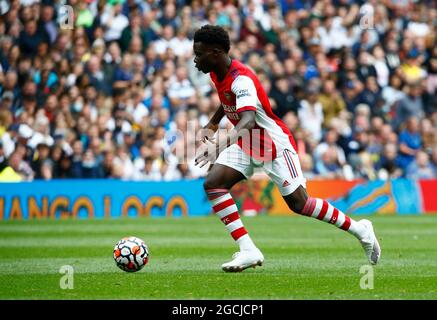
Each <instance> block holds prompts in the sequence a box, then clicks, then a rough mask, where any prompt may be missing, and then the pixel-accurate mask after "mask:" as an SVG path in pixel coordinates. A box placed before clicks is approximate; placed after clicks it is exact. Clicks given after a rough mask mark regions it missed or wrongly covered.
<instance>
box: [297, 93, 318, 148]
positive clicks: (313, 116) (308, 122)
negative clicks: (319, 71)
mask: <svg viewBox="0 0 437 320" xmlns="http://www.w3.org/2000/svg"><path fill="white" fill-rule="evenodd" d="M305 93H306V99H304V100H302V101H301V102H300V105H301V108H300V109H299V110H298V116H299V121H300V124H301V127H302V128H303V129H304V130H306V131H307V132H309V133H310V134H311V136H312V137H313V139H314V140H315V141H317V142H318V141H320V140H321V139H322V124H323V106H322V104H321V103H320V101H319V99H318V98H319V89H318V88H317V87H316V86H315V85H312V86H309V87H308V88H307V89H306V91H305Z"/></svg>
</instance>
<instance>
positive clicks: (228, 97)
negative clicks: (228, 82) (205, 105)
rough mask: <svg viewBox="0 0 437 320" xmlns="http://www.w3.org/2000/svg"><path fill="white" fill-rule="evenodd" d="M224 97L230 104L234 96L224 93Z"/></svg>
mask: <svg viewBox="0 0 437 320" xmlns="http://www.w3.org/2000/svg"><path fill="white" fill-rule="evenodd" d="M223 95H224V96H225V98H226V100H228V101H229V102H231V101H232V95H231V93H230V92H224V93H223Z"/></svg>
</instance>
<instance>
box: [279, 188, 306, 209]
mask: <svg viewBox="0 0 437 320" xmlns="http://www.w3.org/2000/svg"><path fill="white" fill-rule="evenodd" d="M284 199H285V202H286V203H287V205H288V207H289V208H290V209H291V210H292V211H294V212H296V213H298V214H302V213H303V210H304V207H305V204H306V201H307V199H308V196H307V194H306V193H305V192H302V191H296V192H294V193H292V194H291V195H289V196H286V197H284Z"/></svg>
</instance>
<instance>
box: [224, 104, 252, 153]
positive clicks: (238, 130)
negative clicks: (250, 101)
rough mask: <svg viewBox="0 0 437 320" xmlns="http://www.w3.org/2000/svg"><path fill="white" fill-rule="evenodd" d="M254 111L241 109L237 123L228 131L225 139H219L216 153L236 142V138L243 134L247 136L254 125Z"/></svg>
mask: <svg viewBox="0 0 437 320" xmlns="http://www.w3.org/2000/svg"><path fill="white" fill-rule="evenodd" d="M255 124H256V122H255V112H254V111H243V112H241V113H240V121H239V122H238V123H237V125H236V126H235V127H234V128H233V129H232V130H231V131H230V132H229V133H228V135H227V137H226V139H224V140H222V141H219V143H218V147H217V148H218V153H220V152H222V151H223V150H224V149H226V148H227V147H229V146H230V145H233V144H234V143H236V142H237V140H238V138H240V137H242V138H244V137H245V136H247V137H249V136H248V135H249V134H250V130H252V129H253V128H254V127H255Z"/></svg>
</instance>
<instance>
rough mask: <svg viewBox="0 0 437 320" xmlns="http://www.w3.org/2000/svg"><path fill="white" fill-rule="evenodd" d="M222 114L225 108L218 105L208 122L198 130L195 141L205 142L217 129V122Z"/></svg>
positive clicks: (223, 114)
mask: <svg viewBox="0 0 437 320" xmlns="http://www.w3.org/2000/svg"><path fill="white" fill-rule="evenodd" d="M224 116H225V110H224V109H223V106H220V107H218V109H217V110H216V112H215V113H214V115H213V116H212V118H211V119H210V120H209V122H208V124H207V125H206V126H205V127H203V128H202V129H201V130H200V132H199V134H198V136H197V137H198V138H197V141H202V142H205V141H206V140H207V139H208V140H210V139H211V137H212V136H213V135H214V133H215V132H216V131H217V130H218V128H219V123H220V121H221V120H222V118H223V117H224Z"/></svg>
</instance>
